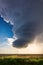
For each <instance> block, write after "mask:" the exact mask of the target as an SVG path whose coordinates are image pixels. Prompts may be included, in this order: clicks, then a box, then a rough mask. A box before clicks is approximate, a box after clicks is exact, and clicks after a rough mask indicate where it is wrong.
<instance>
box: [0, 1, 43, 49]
mask: <svg viewBox="0 0 43 65" xmlns="http://www.w3.org/2000/svg"><path fill="white" fill-rule="evenodd" d="M0 15H1V17H3V18H4V20H5V21H6V22H7V23H9V22H10V24H11V25H13V28H12V32H13V34H14V36H13V38H15V36H16V37H17V39H16V40H15V41H14V42H13V43H12V46H13V47H18V48H19V47H20V48H21V47H27V45H28V43H30V42H32V41H33V40H34V38H35V37H36V36H39V37H40V36H41V39H42V38H43V36H42V34H43V0H0ZM41 39H40V40H41Z"/></svg>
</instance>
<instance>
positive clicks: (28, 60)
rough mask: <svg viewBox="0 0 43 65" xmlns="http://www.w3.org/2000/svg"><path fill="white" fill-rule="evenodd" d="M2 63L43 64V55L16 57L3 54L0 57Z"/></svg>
mask: <svg viewBox="0 0 43 65" xmlns="http://www.w3.org/2000/svg"><path fill="white" fill-rule="evenodd" d="M0 65H43V57H31V58H14V56H13V57H11V56H10V57H9V56H8V57H7V56H4V57H3V56H2V57H0Z"/></svg>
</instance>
